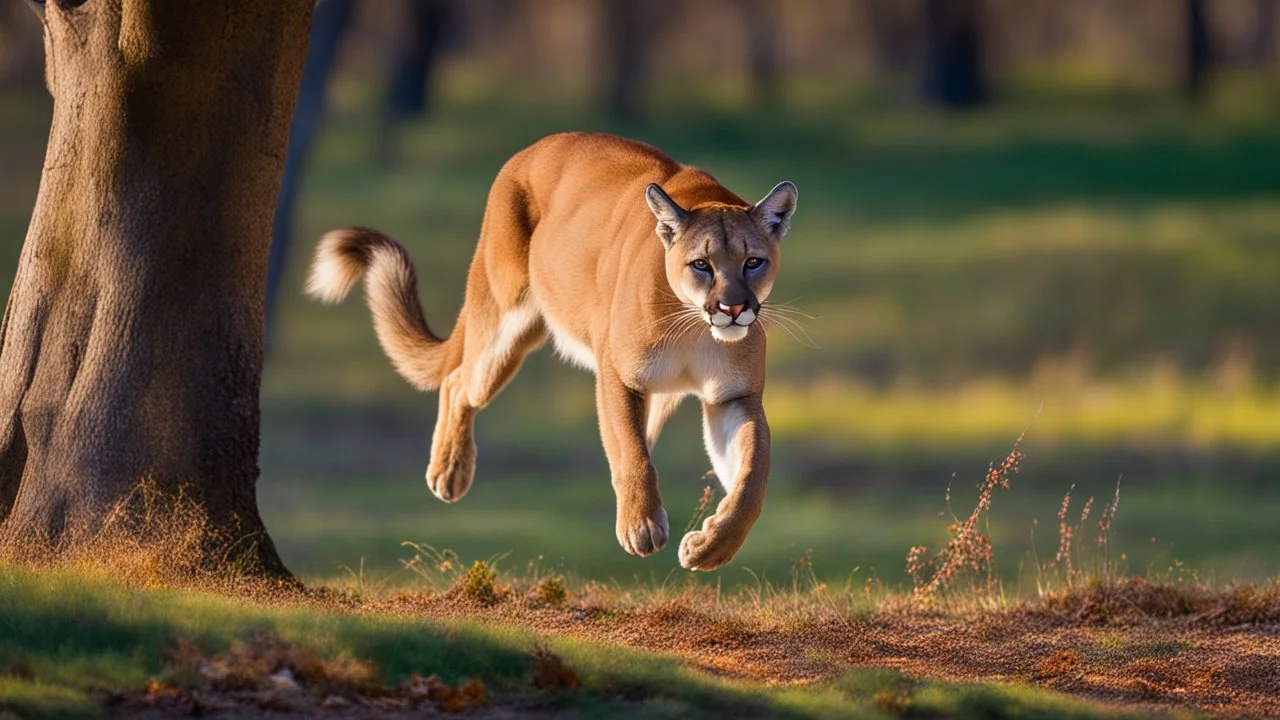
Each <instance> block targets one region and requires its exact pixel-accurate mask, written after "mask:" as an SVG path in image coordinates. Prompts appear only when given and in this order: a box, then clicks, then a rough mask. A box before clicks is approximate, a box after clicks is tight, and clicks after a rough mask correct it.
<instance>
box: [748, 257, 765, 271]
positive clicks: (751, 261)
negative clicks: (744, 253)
mask: <svg viewBox="0 0 1280 720" xmlns="http://www.w3.org/2000/svg"><path fill="white" fill-rule="evenodd" d="M762 264H764V260H761V259H760V258H747V269H748V270H754V269H756V268H758V267H760V266H761V265H762Z"/></svg>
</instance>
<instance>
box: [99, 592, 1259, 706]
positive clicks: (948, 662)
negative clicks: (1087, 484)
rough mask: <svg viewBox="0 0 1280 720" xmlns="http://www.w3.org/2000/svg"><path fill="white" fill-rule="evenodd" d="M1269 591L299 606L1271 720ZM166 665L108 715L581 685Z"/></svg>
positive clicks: (715, 668)
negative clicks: (447, 682) (774, 605)
mask: <svg viewBox="0 0 1280 720" xmlns="http://www.w3.org/2000/svg"><path fill="white" fill-rule="evenodd" d="M1278 592H1280V585H1278V586H1274V587H1271V586H1268V587H1265V588H1264V589H1262V590H1259V589H1258V588H1257V587H1254V588H1252V589H1245V590H1244V591H1243V592H1242V591H1240V590H1236V591H1229V592H1226V593H1210V592H1207V591H1177V592H1173V591H1167V590H1166V589H1160V588H1151V587H1147V586H1143V585H1140V584H1133V585H1129V586H1125V587H1121V588H1112V589H1108V590H1097V589H1094V590H1090V591H1085V592H1081V593H1076V594H1072V595H1067V596H1062V597H1058V598H1053V599H1051V600H1050V601H1048V602H1043V603H1039V604H1036V605H1034V606H1024V607H1017V608H1013V609H1009V610H1004V611H996V612H992V611H987V612H935V611H929V610H927V609H922V608H919V607H914V606H910V605H909V604H906V603H903V602H900V603H898V604H897V606H896V607H887V608H883V609H881V610H878V611H877V612H875V613H871V614H866V615H863V616H855V617H842V616H838V615H837V614H836V613H834V612H831V611H829V610H821V609H811V610H809V611H796V610H793V611H789V612H781V611H770V612H760V611H751V610H747V609H744V608H738V609H736V610H735V609H732V608H725V607H717V606H715V605H713V604H705V605H704V604H701V603H699V602H697V601H695V600H692V599H681V600H676V601H672V602H669V603H667V604H663V605H657V606H649V607H619V606H616V604H613V603H601V604H592V603H589V602H574V599H573V598H571V599H570V601H569V602H567V603H566V604H564V605H563V606H560V607H549V606H547V605H546V604H545V603H541V602H538V601H537V600H534V599H527V598H521V597H518V596H517V595H516V594H515V593H501V594H499V595H498V596H495V597H492V598H490V599H489V601H487V602H476V601H473V600H468V599H467V598H466V597H465V595H464V593H462V592H460V591H451V592H447V593H443V594H437V595H425V594H402V595H397V596H393V597H387V598H381V599H376V600H366V601H363V602H361V601H352V600H343V599H339V598H334V597H333V596H331V595H323V594H320V595H316V596H311V597H310V598H309V599H307V600H304V602H308V603H314V604H319V605H323V606H325V607H326V608H329V609H343V610H346V611H350V612H373V613H385V614H392V615H398V616H404V617H414V618H426V617H430V618H460V619H468V620H472V621H478V622H482V623H504V624H514V625H520V626H524V627H528V628H531V629H533V630H535V631H537V632H539V633H544V634H556V635H563V636H570V637H578V638H584V639H589V640H592V641H595V642H604V643H613V644H617V645H620V646H626V647H632V648H639V649H645V650H653V651H658V652H664V653H669V654H672V655H675V656H677V657H680V658H682V659H684V660H685V661H687V662H689V663H690V664H691V665H693V666H695V667H697V668H699V669H701V670H703V671H705V672H707V673H710V674H713V675H718V676H723V677H730V678H738V679H744V680H751V681H755V682H763V683H767V684H804V683H814V682H820V681H823V680H828V679H831V678H835V677H838V676H840V675H842V674H843V673H845V672H846V671H848V670H849V669H851V668H856V667H889V668H896V669H898V670H900V671H902V672H903V673H904V674H905V675H906V676H907V677H910V678H913V679H926V678H941V679H948V680H976V681H995V682H1018V683H1027V684H1031V685H1036V686H1040V687H1044V688H1048V689H1052V690H1055V691H1058V692H1062V693H1067V694H1070V695H1074V696H1078V697H1082V698H1086V699H1089V700H1092V701H1095V702H1101V703H1103V704H1106V705H1109V706H1114V707H1117V708H1126V709H1130V710H1134V709H1137V710H1150V711H1154V714H1156V715H1163V714H1166V713H1167V712H1168V711H1175V710H1192V711H1198V712H1207V713H1212V714H1216V715H1224V716H1238V717H1270V716H1277V717H1280V603H1277V602H1276V593H1278ZM580 600H581V599H580ZM184 652H185V653H186V655H185V656H184V654H183V653H184ZM282 664H283V665H286V666H288V667H290V668H292V669H293V670H292V671H291V673H290V675H289V677H288V678H286V679H285V680H284V684H285V685H288V684H289V683H290V682H295V681H296V683H297V685H298V687H285V688H281V687H280V686H279V685H280V683H281V680H280V678H279V677H278V673H275V671H269V669H270V668H278V667H280V666H281V665H282ZM172 665H173V667H175V668H177V669H178V670H179V671H180V673H179V674H185V675H186V676H188V677H200V678H203V681H202V682H201V683H200V684H198V685H196V687H199V688H200V689H199V690H195V691H193V690H190V689H181V688H180V687H178V686H173V687H164V686H153V687H151V688H148V690H147V691H146V692H143V693H132V694H128V695H117V696H113V697H111V698H108V699H107V700H108V704H109V705H111V706H112V708H113V712H114V714H117V715H127V716H129V717H157V718H158V717H169V716H174V715H180V714H190V715H201V716H205V717H268V716H279V714H280V713H292V714H302V715H308V716H315V715H322V716H325V717H368V716H376V717H409V716H414V717H423V716H427V717H432V716H443V715H447V714H449V713H450V711H457V710H466V711H467V716H468V717H480V718H489V717H529V716H543V715H554V714H555V709H554V707H548V706H546V705H542V704H540V701H539V699H538V693H537V692H536V691H535V690H534V688H542V689H559V690H566V689H569V690H571V689H573V688H576V687H577V686H578V678H577V676H576V675H575V674H574V673H573V671H572V669H570V668H568V667H566V666H564V665H563V664H561V663H560V661H559V659H558V658H556V657H555V656H554V655H551V654H550V653H547V652H546V651H545V650H542V649H539V650H536V651H535V653H534V654H533V656H532V657H531V678H530V688H531V690H530V695H529V696H528V697H526V698H523V699H511V698H504V699H501V700H500V701H499V702H498V703H497V704H491V703H490V702H489V699H488V698H486V697H485V691H484V688H483V686H480V687H471V688H465V687H459V688H450V687H448V686H444V685H442V684H441V683H439V681H438V679H435V678H418V677H415V678H413V679H411V680H410V681H407V682H406V683H402V684H401V685H400V686H398V687H395V688H378V687H373V686H370V685H369V684H368V683H369V678H370V677H371V674H370V671H369V670H368V669H367V668H366V666H364V665H362V664H361V663H360V662H359V661H356V660H353V659H350V658H338V659H336V660H335V659H321V658H317V657H314V656H313V655H310V654H308V653H306V652H304V651H301V650H298V649H296V648H292V647H290V646H288V645H287V644H282V641H280V640H278V639H275V638H271V637H267V636H263V637H261V638H255V639H254V640H253V641H252V642H250V643H248V644H246V645H243V646H237V647H233V648H232V650H231V651H229V652H228V653H224V654H222V655H219V656H214V657H205V656H203V655H200V654H199V653H198V651H194V650H191V649H190V648H187V649H185V650H184V649H183V648H179V652H178V653H177V654H176V657H175V658H174V659H173V661H172ZM271 673H274V675H273V674H271ZM186 687H188V688H189V687H192V686H191V685H189V684H188V685H187V686H186ZM477 693H478V695H477ZM451 703H452V704H451Z"/></svg>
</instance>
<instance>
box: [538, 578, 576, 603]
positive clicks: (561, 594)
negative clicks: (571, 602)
mask: <svg viewBox="0 0 1280 720" xmlns="http://www.w3.org/2000/svg"><path fill="white" fill-rule="evenodd" d="M533 595H534V597H536V598H538V600H541V601H542V603H543V604H545V605H550V606H551V607H559V606H561V605H563V604H564V602H565V600H567V599H569V590H568V588H566V587H565V585H564V578H563V577H561V576H559V575H548V576H546V577H544V578H542V579H541V580H539V581H538V584H536V585H534V586H533Z"/></svg>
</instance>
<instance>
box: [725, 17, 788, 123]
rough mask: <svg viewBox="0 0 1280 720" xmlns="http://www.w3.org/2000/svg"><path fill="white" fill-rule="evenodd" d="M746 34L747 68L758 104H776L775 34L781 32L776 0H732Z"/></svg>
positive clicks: (776, 51) (776, 67) (776, 61)
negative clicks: (734, 0)
mask: <svg viewBox="0 0 1280 720" xmlns="http://www.w3.org/2000/svg"><path fill="white" fill-rule="evenodd" d="M735 4H736V5H737V9H738V13H739V14H740V15H741V16H742V23H743V27H744V28H745V29H746V36H747V70H748V72H749V74H750V76H751V90H752V94H753V96H754V98H755V101H756V103H757V104H758V105H761V106H777V105H779V104H780V103H779V100H780V98H779V97H778V90H779V85H778V34H779V33H780V32H781V30H780V29H779V27H778V26H779V24H780V20H781V18H780V17H779V14H780V12H781V10H782V9H781V8H780V7H779V6H778V3H777V0H736V2H735Z"/></svg>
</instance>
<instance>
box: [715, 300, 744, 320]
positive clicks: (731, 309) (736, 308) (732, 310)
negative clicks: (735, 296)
mask: <svg viewBox="0 0 1280 720" xmlns="http://www.w3.org/2000/svg"><path fill="white" fill-rule="evenodd" d="M745 307H746V304H742V305H725V304H724V303H720V309H721V310H723V311H725V312H727V313H729V317H731V318H733V319H734V320H737V319H738V316H739V315H741V314H742V309H743V308H745Z"/></svg>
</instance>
